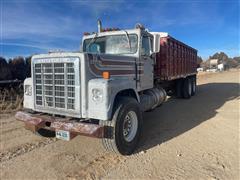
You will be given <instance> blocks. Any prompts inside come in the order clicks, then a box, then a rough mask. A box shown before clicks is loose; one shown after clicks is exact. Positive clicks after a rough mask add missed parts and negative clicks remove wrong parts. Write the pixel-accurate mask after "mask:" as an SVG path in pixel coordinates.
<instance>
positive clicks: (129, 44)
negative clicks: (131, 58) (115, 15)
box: [124, 31, 132, 52]
mask: <svg viewBox="0 0 240 180" xmlns="http://www.w3.org/2000/svg"><path fill="white" fill-rule="evenodd" d="M124 32H125V33H126V36H127V40H128V46H129V48H130V51H129V52H132V47H131V43H130V39H129V34H128V32H127V31H124Z"/></svg>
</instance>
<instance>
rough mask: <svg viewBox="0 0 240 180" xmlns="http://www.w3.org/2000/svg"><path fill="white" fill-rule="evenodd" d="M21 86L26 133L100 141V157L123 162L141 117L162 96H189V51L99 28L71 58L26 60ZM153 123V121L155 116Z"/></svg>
mask: <svg viewBox="0 0 240 180" xmlns="http://www.w3.org/2000/svg"><path fill="white" fill-rule="evenodd" d="M31 68H32V69H31V73H32V74H31V78H27V79H26V80H25V81H24V103H23V105H24V110H23V111H19V112H17V113H16V119H17V120H19V121H23V122H24V124H25V127H26V129H28V130H31V131H33V132H34V133H36V134H38V135H41V136H55V137H56V138H59V139H62V140H71V139H72V138H74V137H75V136H77V135H85V136H91V137H97V138H100V139H101V141H102V144H103V146H104V147H105V148H106V149H107V150H108V151H112V152H115V153H119V154H122V155H129V154H132V153H133V152H134V150H135V149H136V146H137V143H138V141H139V137H140V133H141V129H142V127H143V116H142V115H143V112H145V111H151V110H153V109H155V108H157V107H158V106H159V105H161V104H162V103H163V102H164V101H166V98H167V95H169V96H176V97H178V98H184V99H189V98H191V96H193V95H194V94H195V93H196V72H197V71H196V68H197V51H196V50H195V49H193V48H191V47H190V46H188V45H186V44H184V43H182V42H180V41H178V40H176V39H174V38H173V37H172V36H170V35H169V34H168V33H164V32H150V31H149V30H147V29H145V28H144V26H143V25H141V24H137V25H136V26H135V28H134V29H127V30H121V29H117V28H105V29H103V28H102V25H101V21H98V32H96V33H91V34H90V33H84V36H83V38H82V46H81V50H80V51H79V52H53V53H48V54H40V55H34V56H33V57H32V64H31ZM159 118H161V114H159Z"/></svg>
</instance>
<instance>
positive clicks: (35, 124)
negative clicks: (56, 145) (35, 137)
mask: <svg viewBox="0 0 240 180" xmlns="http://www.w3.org/2000/svg"><path fill="white" fill-rule="evenodd" d="M15 118H16V119H17V120H19V121H22V122H24V124H25V128H26V129H28V130H31V131H32V132H36V131H38V130H39V129H41V128H43V129H49V130H52V131H56V130H64V131H69V132H70V134H71V138H73V137H75V136H76V135H84V136H90V137H96V138H103V137H104V128H105V127H104V126H100V125H98V124H91V123H83V122H76V121H71V120H69V119H67V118H56V117H52V116H48V115H42V114H40V113H39V114H30V113H26V112H23V111H18V112H17V113H16V115H15Z"/></svg>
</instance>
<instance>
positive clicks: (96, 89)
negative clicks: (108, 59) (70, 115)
mask: <svg viewBox="0 0 240 180" xmlns="http://www.w3.org/2000/svg"><path fill="white" fill-rule="evenodd" d="M128 90H130V91H132V92H134V93H135V97H136V98H137V101H138V102H139V101H140V98H139V95H138V93H137V91H136V88H135V83H133V80H130V79H124V80H123V79H119V80H118V79H103V78H97V79H92V80H90V81H89V83H88V117H89V118H93V119H100V120H110V119H111V118H112V110H113V106H114V102H115V99H116V96H117V95H119V94H121V92H126V91H128ZM94 93H97V94H98V95H96V94H95V95H94ZM95 96H98V97H95Z"/></svg>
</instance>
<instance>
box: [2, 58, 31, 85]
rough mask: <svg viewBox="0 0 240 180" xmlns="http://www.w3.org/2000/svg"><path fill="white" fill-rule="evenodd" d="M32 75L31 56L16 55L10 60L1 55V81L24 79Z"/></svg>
mask: <svg viewBox="0 0 240 180" xmlns="http://www.w3.org/2000/svg"><path fill="white" fill-rule="evenodd" d="M30 76H31V56H29V57H26V58H23V57H20V56H19V57H15V58H13V59H9V60H8V61H7V60H6V59H5V58H3V57H0V81H1V80H16V79H17V80H24V79H26V78H27V77H30Z"/></svg>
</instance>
